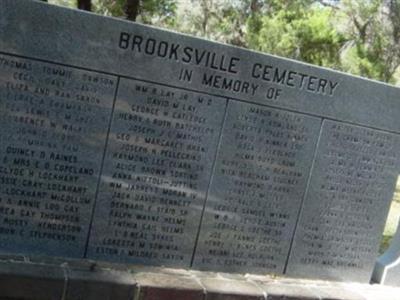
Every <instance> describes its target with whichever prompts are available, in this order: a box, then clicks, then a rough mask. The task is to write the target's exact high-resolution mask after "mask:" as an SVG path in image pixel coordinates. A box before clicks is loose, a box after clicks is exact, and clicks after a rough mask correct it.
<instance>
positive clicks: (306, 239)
mask: <svg viewBox="0 0 400 300" xmlns="http://www.w3.org/2000/svg"><path fill="white" fill-rule="evenodd" d="M399 145H400V139H399V137H398V136H397V135H394V134H390V133H385V132H382V131H378V130H372V129H367V128H362V127H357V126H352V125H346V124H341V123H337V122H330V121H326V122H324V126H323V131H322V138H321V142H320V146H319V147H318V150H317V151H318V156H317V159H316V163H315V170H313V175H312V179H311V183H310V187H309V191H308V193H307V196H306V200H305V206H304V209H303V214H302V217H301V219H300V222H299V229H298V232H297V233H296V239H295V243H294V247H293V255H292V257H291V260H290V262H289V267H288V270H289V272H294V273H299V272H300V273H301V274H304V273H307V270H308V269H312V270H315V271H317V272H318V273H322V276H325V277H330V278H334V279H339V278H340V277H341V276H343V274H345V273H343V271H346V270H351V272H348V273H347V275H346V276H350V277H352V278H354V279H355V280H360V278H361V279H362V278H364V280H369V276H370V269H371V268H372V265H373V264H374V260H375V257H376V255H377V250H378V246H379V242H380V238H381V233H382V230H383V225H384V222H385V216H386V214H387V210H388V205H389V203H390V199H391V197H392V193H393V186H394V182H395V180H396V178H397V175H398V174H396V171H397V173H398V167H399V159H398V158H397V156H398V155H397V153H396V149H399V148H398V147H399ZM321 267H322V269H321ZM304 270H305V271H304Z"/></svg>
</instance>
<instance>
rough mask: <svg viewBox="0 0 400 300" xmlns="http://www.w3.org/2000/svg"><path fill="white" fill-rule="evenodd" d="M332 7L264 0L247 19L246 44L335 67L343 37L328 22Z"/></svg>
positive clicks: (309, 3) (338, 61)
mask: <svg viewBox="0 0 400 300" xmlns="http://www.w3.org/2000/svg"><path fill="white" fill-rule="evenodd" d="M333 14H336V12H335V9H334V8H332V7H326V6H321V5H319V3H318V2H316V1H304V0H294V1H266V2H265V3H263V4H262V6H260V8H259V9H258V10H257V11H254V12H253V13H252V14H251V16H250V18H249V20H248V22H247V32H248V35H247V39H248V45H249V47H250V48H253V49H256V50H259V51H263V52H268V53H272V54H276V55H281V56H285V57H290V58H294V59H299V60H302V61H305V62H309V63H313V64H317V65H321V66H328V67H334V68H339V67H340V55H339V54H340V49H341V47H342V46H343V44H344V43H345V41H346V39H345V36H344V35H343V34H341V33H340V32H338V31H337V30H336V28H335V26H334V24H333V22H332V15H333Z"/></svg>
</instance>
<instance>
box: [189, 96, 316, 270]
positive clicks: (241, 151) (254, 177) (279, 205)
mask: <svg viewBox="0 0 400 300" xmlns="http://www.w3.org/2000/svg"><path fill="white" fill-rule="evenodd" d="M319 127H320V120H319V119H317V118H312V117H307V116H303V115H300V114H294V113H290V112H286V111H283V110H275V109H270V108H265V107H261V106H256V105H250V104H244V103H239V102H230V103H229V105H228V112H227V118H226V122H225V126H224V129H223V135H222V142H221V149H220V150H219V153H218V157H217V163H216V170H215V175H214V177H213V181H212V183H211V187H210V192H209V196H208V199H207V204H206V210H205V216H204V220H203V222H202V227H201V233H200V238H199V244H198V247H197V250H196V256H195V266H196V267H200V268H201V267H206V268H213V269H216V270H220V269H222V270H226V271H250V272H252V271H254V272H263V271H266V270H269V271H273V272H277V273H280V272H282V271H283V267H284V263H285V260H286V257H287V253H288V248H289V243H290V237H291V236H292V233H293V227H294V224H295V221H296V216H297V211H298V209H299V206H300V201H301V196H302V195H303V191H304V190H305V185H306V181H307V176H308V171H309V168H310V166H311V155H309V154H310V153H312V152H313V150H314V147H315V144H316V138H317V133H318V131H319Z"/></svg>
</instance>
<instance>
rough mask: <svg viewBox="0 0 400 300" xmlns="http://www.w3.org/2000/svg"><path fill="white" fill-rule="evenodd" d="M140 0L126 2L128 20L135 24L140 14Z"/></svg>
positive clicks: (127, 0)
mask: <svg viewBox="0 0 400 300" xmlns="http://www.w3.org/2000/svg"><path fill="white" fill-rule="evenodd" d="M139 8H140V0H126V5H125V14H126V18H127V19H128V20H130V21H133V22H135V21H136V18H137V16H138V14H139Z"/></svg>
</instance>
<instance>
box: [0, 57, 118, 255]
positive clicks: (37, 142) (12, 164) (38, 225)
mask: <svg viewBox="0 0 400 300" xmlns="http://www.w3.org/2000/svg"><path fill="white" fill-rule="evenodd" d="M115 85H116V81H115V79H114V78H112V77H109V76H103V75H99V74H96V73H92V72H84V71H79V70H76V69H73V68H68V67H61V66H58V65H54V64H47V63H41V62H36V61H34V60H25V59H18V58H14V57H12V56H4V55H1V56H0V124H1V125H0V128H1V130H0V139H1V141H2V143H1V145H0V158H1V161H0V241H1V244H2V251H7V252H19V253H21V252H22V253H24V252H25V253H37V254H52V255H67V256H77V257H79V256H82V255H83V251H84V249H83V248H84V246H85V242H86V238H87V233H88V227H89V219H90V216H91V210H92V205H93V201H94V194H95V189H96V183H97V180H98V175H99V174H98V172H99V163H100V162H101V151H102V150H101V149H103V148H104V144H105V138H106V131H107V126H108V122H109V118H110V114H111V105H112V98H113V94H114V91H115ZM99 149H100V151H99Z"/></svg>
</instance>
